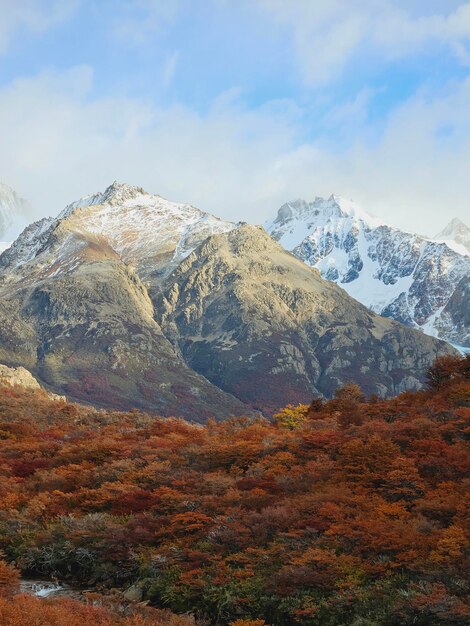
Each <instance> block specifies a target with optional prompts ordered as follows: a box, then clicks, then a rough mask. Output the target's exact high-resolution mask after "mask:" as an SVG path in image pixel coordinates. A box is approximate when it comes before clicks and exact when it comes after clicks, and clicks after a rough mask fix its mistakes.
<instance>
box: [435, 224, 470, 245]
mask: <svg viewBox="0 0 470 626" xmlns="http://www.w3.org/2000/svg"><path fill="white" fill-rule="evenodd" d="M434 239H436V240H437V241H443V242H445V243H446V244H447V245H448V246H449V247H450V248H452V249H454V250H456V252H459V253H460V254H470V228H469V227H468V226H467V225H466V224H464V223H463V222H462V221H461V220H459V219H458V218H457V217H454V219H453V220H451V221H450V222H449V223H448V224H447V226H446V227H445V228H444V230H442V231H441V232H440V233H438V234H437V235H436V236H435V238H434Z"/></svg>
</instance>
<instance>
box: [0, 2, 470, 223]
mask: <svg viewBox="0 0 470 626" xmlns="http://www.w3.org/2000/svg"><path fill="white" fill-rule="evenodd" d="M0 10H1V15H2V20H1V23H0V138H1V142H0V179H1V180H3V182H6V183H7V184H10V185H11V186H13V187H14V188H16V189H17V190H18V191H19V192H20V193H21V194H22V195H24V196H26V197H28V198H29V199H30V201H31V202H32V204H33V206H34V210H35V215H42V214H55V213H57V212H58V211H59V210H60V209H61V208H62V206H63V205H65V204H66V203H67V202H69V201H71V200H73V199H75V198H76V197H78V196H81V195H84V194H87V193H91V192H94V191H97V190H99V189H103V188H104V187H106V186H107V185H108V184H110V183H111V182H112V181H113V180H114V179H118V180H123V181H126V182H129V183H132V184H136V185H140V186H143V187H145V188H146V189H148V190H149V191H152V192H156V193H160V194H161V195H163V196H166V197H169V198H171V199H174V200H181V201H188V202H191V203H193V204H196V205H197V206H200V207H201V208H204V209H206V210H209V211H212V212H214V213H216V214H218V215H220V216H222V217H226V218H230V219H244V220H247V221H253V222H261V221H263V220H264V219H266V218H268V217H270V216H271V215H272V214H273V213H274V212H275V211H276V210H277V208H278V207H279V206H280V205H281V204H282V203H283V202H285V201H288V200H290V199H293V198H296V197H304V198H306V199H312V198H313V197H314V196H315V195H329V194H330V193H333V192H334V193H337V194H341V195H345V196H347V197H349V198H353V199H355V200H356V201H358V202H359V203H360V204H362V205H363V206H364V208H366V209H367V210H370V211H371V212H373V213H376V214H378V215H380V216H382V217H384V218H386V219H388V220H389V221H390V222H391V223H392V224H395V225H398V226H401V227H403V228H407V229H409V230H417V231H419V232H423V233H427V234H431V235H432V234H435V232H437V230H439V229H441V228H442V227H443V226H444V225H445V223H446V222H447V221H449V219H450V218H451V217H454V216H458V217H460V218H461V219H464V220H465V219H467V221H470V220H469V217H470V182H469V172H470V167H469V166H470V2H463V1H459V0H455V1H454V0H426V1H425V0H419V1H418V0H408V1H407V2H405V1H401V0H328V2H326V1H323V0H61V1H60V0H22V1H21V2H18V1H17V0H0Z"/></svg>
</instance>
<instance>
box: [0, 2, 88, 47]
mask: <svg viewBox="0 0 470 626" xmlns="http://www.w3.org/2000/svg"><path fill="white" fill-rule="evenodd" d="M78 4H79V0H0V15H1V19H0V53H4V52H5V51H6V50H7V49H8V46H9V44H10V43H11V41H12V40H13V39H14V38H15V37H16V36H22V32H23V31H24V30H26V31H29V32H31V33H42V32H45V31H47V30H48V29H49V28H51V27H53V26H55V25H56V24H58V23H60V22H62V21H64V20H65V19H67V18H69V17H70V16H71V15H72V14H73V12H74V11H75V9H76V8H77V6H78Z"/></svg>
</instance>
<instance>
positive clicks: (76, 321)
mask: <svg viewBox="0 0 470 626" xmlns="http://www.w3.org/2000/svg"><path fill="white" fill-rule="evenodd" d="M33 234H34V236H33ZM153 313H154V312H153V305H152V302H151V301H150V299H149V297H148V293H147V290H146V288H145V287H144V285H143V284H142V282H141V280H140V278H139V277H138V276H137V274H136V273H135V272H134V271H133V270H132V269H131V268H130V267H129V266H127V265H126V264H125V263H123V261H122V260H121V258H120V256H119V255H118V254H117V252H116V251H115V250H114V249H113V248H112V247H111V246H110V245H109V243H108V241H107V240H106V238H105V237H103V236H97V235H95V234H94V233H92V232H86V231H85V230H84V229H79V228H76V225H75V224H74V222H73V221H72V220H69V219H67V218H61V219H59V220H54V221H52V222H50V223H48V222H47V221H46V222H44V221H43V222H41V223H37V224H36V225H32V226H31V227H30V228H29V229H27V231H26V232H25V233H23V234H22V236H21V237H20V238H19V239H18V240H17V242H15V244H14V245H13V247H12V248H11V249H10V250H8V251H7V252H5V253H4V254H3V255H2V256H1V257H0V361H1V362H3V363H6V364H7V365H10V366H11V365H24V366H26V367H28V369H30V370H31V371H32V372H33V373H34V374H35V375H36V376H37V377H38V378H39V379H40V380H42V381H44V382H45V383H46V384H48V385H49V386H50V387H51V388H52V389H54V390H55V391H57V392H59V393H65V394H66V395H67V396H68V397H70V398H73V399H76V400H80V401H88V402H92V403H93V404H96V405H99V406H106V407H116V408H121V409H128V408H134V407H137V408H143V409H151V410H154V411H156V412H158V413H160V414H162V415H174V414H176V415H180V416H184V417H187V418H189V419H195V420H201V419H204V418H207V417H209V416H211V415H215V416H217V417H220V418H223V417H227V416H229V415H234V414H238V415H240V414H243V413H245V412H246V407H245V406H244V405H243V404H242V403H241V402H239V401H238V400H236V399H235V398H233V397H231V396H229V395H228V394H226V393H224V392H222V391H221V390H219V389H218V388H216V387H214V386H213V385H211V384H210V383H209V382H208V381H207V380H205V379H204V378H202V377H201V376H199V375H198V374H196V373H195V372H193V371H192V370H190V369H189V368H188V367H187V366H186V364H185V363H184V361H183V360H182V359H181V357H180V356H179V354H178V353H177V351H175V349H174V347H173V346H172V345H171V344H170V342H169V341H168V340H167V339H166V337H165V336H164V335H163V334H162V331H161V328H160V327H159V325H158V323H157V322H156V321H155V319H154V316H153Z"/></svg>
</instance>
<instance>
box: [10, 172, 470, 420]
mask: <svg viewBox="0 0 470 626" xmlns="http://www.w3.org/2000/svg"><path fill="white" fill-rule="evenodd" d="M331 203H336V200H332V201H331ZM281 213H282V215H284V214H287V209H283V210H282V211H281ZM286 216H287V217H288V215H286ZM278 217H279V216H278ZM278 226H279V227H281V226H282V225H280V224H279V223H278ZM279 232H280V231H279V228H278V229H277V230H275V229H274V230H273V229H272V234H273V236H274V238H276V239H279V240H280V243H277V242H276V241H275V240H274V239H273V238H272V237H271V236H269V235H268V233H267V232H265V231H264V230H263V229H262V228H261V227H256V226H250V225H247V224H242V223H239V224H234V223H231V222H226V221H223V220H220V219H218V218H216V217H214V216H212V215H210V214H207V213H205V212H203V211H201V210H199V209H197V208H195V207H192V206H190V205H187V204H177V203H173V202H169V201H167V200H164V199H163V198H161V197H159V196H155V195H151V194H148V193H146V192H145V191H144V190H143V189H141V188H138V187H131V186H129V185H125V184H120V183H113V184H112V185H111V186H110V187H108V188H107V189H106V190H105V191H104V192H103V193H99V194H95V195H93V196H87V197H85V198H82V199H80V200H78V201H76V202H74V203H72V204H70V205H69V206H67V207H66V208H65V209H64V210H63V211H62V212H61V213H60V214H59V216H58V217H57V218H45V219H42V220H40V221H38V222H35V223H34V224H31V225H29V226H28V227H27V228H26V229H25V230H24V231H23V232H22V233H21V235H20V236H19V237H18V238H17V239H16V240H15V241H14V243H13V244H12V245H11V247H10V248H9V249H7V250H6V251H5V252H4V253H3V254H2V255H1V256H0V363H4V364H5V365H7V366H10V367H18V366H23V367H26V368H27V369H28V370H29V371H31V372H32V373H33V374H34V376H35V377H36V378H37V379H38V380H39V382H40V383H41V384H43V385H45V386H46V388H48V389H50V390H51V391H53V392H55V393H59V394H65V395H67V396H68V397H69V398H71V399H73V400H78V401H81V402H89V403H92V404H95V405H97V406H103V407H114V408H120V409H132V408H141V409H146V410H151V411H154V412H158V413H160V414H161V415H179V416H182V417H186V418H189V419H192V420H195V421H201V420H204V419H206V418H207V417H209V416H211V415H214V416H216V417H217V418H225V417H228V416H230V415H241V414H249V415H250V414H254V413H256V412H259V411H261V412H263V413H265V414H270V413H272V412H273V411H275V410H276V409H277V408H279V407H280V406H283V405H285V404H287V403H288V402H293V401H296V402H299V401H305V402H308V401H309V400H311V398H312V397H313V396H314V395H321V396H327V397H329V396H331V395H332V393H333V392H334V390H335V389H336V388H337V387H338V385H341V384H343V383H346V382H348V381H355V382H358V383H360V384H361V386H362V387H363V389H364V391H365V392H366V393H368V394H371V393H377V394H379V395H392V394H396V393H398V392H400V391H403V390H405V389H416V388H419V387H420V385H421V384H422V382H423V380H424V375H425V371H426V369H427V367H428V366H429V365H430V363H431V362H432V361H433V360H434V359H435V358H436V357H437V356H439V355H445V354H453V353H454V352H455V351H454V349H453V348H452V347H451V346H449V345H448V344H446V343H444V342H443V341H440V340H439V339H436V338H434V337H430V336H428V335H426V334H424V333H423V332H421V331H420V330H416V329H414V328H410V327H409V326H407V325H404V324H402V323H400V322H397V321H395V320H393V319H387V318H386V317H382V316H379V315H377V314H376V313H374V312H373V311H371V310H370V309H369V308H367V307H366V306H364V305H363V304H361V303H360V302H358V301H357V300H356V299H354V298H353V297H351V295H349V294H348V293H347V291H345V290H344V289H343V288H341V287H344V286H345V285H343V284H341V287H340V286H338V285H336V284H335V283H334V282H331V280H325V279H324V278H322V275H321V273H323V274H324V272H323V270H322V272H320V271H319V270H318V269H316V268H315V267H309V264H308V263H305V262H304V259H302V258H298V257H299V256H300V255H299V254H298V250H297V246H294V247H293V250H294V252H295V255H292V254H291V253H290V252H289V251H287V250H286V249H284V247H283V245H284V246H286V247H289V246H288V245H287V244H286V240H285V239H284V240H282V239H283V238H282V237H280V236H279ZM281 243H282V244H283V245H280V244H281ZM351 244H352V247H354V242H352V240H351ZM356 244H357V241H356ZM347 245H349V244H347ZM435 246H437V247H436V248H435V249H436V250H441V247H442V249H444V248H445V250H449V248H448V247H447V246H445V244H435ZM439 246H440V247H439ZM294 248H295V249H294ZM356 248H357V249H359V248H358V247H357V245H356ZM377 254H378V253H377ZM449 254H450V257H447V256H446V257H445V258H446V259H447V258H449V259H450V260H451V261H455V267H454V266H452V267H453V270H452V271H453V272H454V273H456V274H459V272H461V268H460V266H459V264H458V259H461V258H463V257H459V256H458V255H457V257H456V258H454V257H453V256H452V255H454V254H456V253H454V252H452V251H449V253H447V252H446V255H449ZM456 259H457V260H456ZM312 260H313V259H312ZM446 262H447V261H446ZM311 264H312V265H313V264H314V263H311ZM392 265H393V264H391V263H390V264H389V266H388V267H389V270H390V269H391V267H392ZM358 267H359V265H357V266H356V269H357V268H358ZM351 275H352V274H351ZM452 275H453V274H452ZM459 275H460V274H459ZM462 277H463V276H462ZM328 278H330V279H331V278H334V276H333V275H329V276H328ZM338 278H339V273H338ZM345 284H347V283H345ZM457 295H458V294H457ZM454 297H455V298H457V296H456V290H455V289H454V293H453V294H452V298H454ZM464 297H465V296H464ZM450 300H451V298H450V299H449V302H450ZM453 311H458V302H456V303H455V305H454V308H453ZM456 315H457V317H459V316H458V313H457V314H456ZM459 320H460V318H459V319H458V320H457V322H459ZM405 321H407V322H409V320H405ZM462 323H463V322H462ZM416 325H417V324H416ZM456 327H457V326H456Z"/></svg>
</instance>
